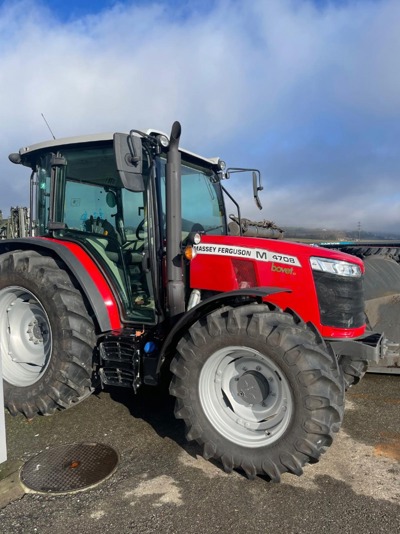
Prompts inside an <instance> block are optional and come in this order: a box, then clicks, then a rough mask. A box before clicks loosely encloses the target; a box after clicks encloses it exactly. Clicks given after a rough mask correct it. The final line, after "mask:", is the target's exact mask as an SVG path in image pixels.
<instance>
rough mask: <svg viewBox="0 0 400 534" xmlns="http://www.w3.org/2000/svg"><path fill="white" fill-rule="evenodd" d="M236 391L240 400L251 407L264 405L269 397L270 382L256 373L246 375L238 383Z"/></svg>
mask: <svg viewBox="0 0 400 534" xmlns="http://www.w3.org/2000/svg"><path fill="white" fill-rule="evenodd" d="M236 391H237V395H238V397H239V400H242V401H243V402H244V403H246V404H250V406H252V405H254V404H262V403H263V402H264V401H265V400H266V398H267V397H268V395H269V392H270V388H269V385H268V380H266V378H265V377H264V376H263V375H262V374H261V373H258V372H256V371H248V372H246V373H244V374H243V375H242V376H241V377H240V378H239V379H238V380H237V382H236Z"/></svg>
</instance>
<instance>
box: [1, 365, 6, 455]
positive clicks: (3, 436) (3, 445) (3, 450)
mask: <svg viewBox="0 0 400 534" xmlns="http://www.w3.org/2000/svg"><path fill="white" fill-rule="evenodd" d="M6 460H7V445H6V426H5V418H4V397H3V375H2V372H1V361H0V464H1V463H2V462H5V461H6Z"/></svg>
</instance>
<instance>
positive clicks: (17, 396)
mask: <svg viewBox="0 0 400 534" xmlns="http://www.w3.org/2000/svg"><path fill="white" fill-rule="evenodd" d="M95 342H96V338H95V332H94V324H93V321H92V319H91V318H90V316H89V315H88V313H87V311H86V308H85V304H84V302H83V299H82V296H81V294H80V292H79V291H78V290H77V289H76V288H75V287H74V284H73V281H72V279H71V277H70V276H69V274H68V273H67V272H66V271H65V270H63V268H62V267H61V266H60V265H58V263H57V262H56V261H55V260H54V259H53V258H50V257H48V256H42V255H41V254H39V253H37V252H34V251H15V252H10V253H7V254H4V255H2V256H0V356H1V361H2V365H3V379H4V403H5V406H6V407H7V408H8V410H9V411H10V413H12V414H13V415H17V414H18V413H23V414H24V415H25V416H26V417H28V418H31V417H33V416H34V415H36V414H43V415H49V414H51V413H54V412H55V411H56V410H57V409H62V408H68V407H70V406H72V405H74V404H76V403H78V402H79V401H81V400H83V399H84V398H86V397H87V396H88V395H90V393H91V391H92V387H91V386H92V382H91V378H92V362H93V349H94V347H95Z"/></svg>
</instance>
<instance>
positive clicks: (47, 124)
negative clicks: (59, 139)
mask: <svg viewBox="0 0 400 534" xmlns="http://www.w3.org/2000/svg"><path fill="white" fill-rule="evenodd" d="M41 115H42V117H43V120H44V122H45V123H46V126H47V128H48V129H49V130H50V133H51V135H52V136H53V139H55V138H56V136H55V135H54V134H53V132H52V131H51V128H50V126H49V123H48V122H47V121H46V118H45V116H44V115H43V113H41Z"/></svg>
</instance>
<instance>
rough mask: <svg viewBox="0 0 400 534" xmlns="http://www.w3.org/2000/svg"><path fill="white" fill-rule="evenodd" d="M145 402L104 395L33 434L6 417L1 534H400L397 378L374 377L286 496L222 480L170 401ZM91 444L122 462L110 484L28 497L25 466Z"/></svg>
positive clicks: (264, 486) (267, 486) (262, 485)
mask: <svg viewBox="0 0 400 534" xmlns="http://www.w3.org/2000/svg"><path fill="white" fill-rule="evenodd" d="M150 393H151V395H150V394H148V393H147V392H146V391H144V390H142V393H141V394H140V395H138V396H137V397H134V396H133V395H132V396H131V395H130V394H129V393H128V392H127V391H113V392H111V393H110V392H101V393H100V394H99V395H93V396H92V397H90V398H89V399H87V400H86V401H84V402H83V403H82V404H80V405H78V406H76V407H75V408H72V409H70V410H68V411H65V412H60V413H58V414H56V415H55V416H52V417H40V418H36V419H34V420H33V421H31V422H28V421H26V420H25V419H24V418H22V417H17V418H12V417H10V416H9V415H7V416H6V429H7V441H8V450H9V459H8V461H7V462H6V463H5V464H2V465H0V477H1V473H2V474H3V481H2V482H0V506H1V505H3V506H4V507H3V508H2V509H0V531H1V533H2V534H19V533H21V534H22V533H23V534H27V533H29V534H31V533H32V534H35V533H42V534H48V533H52V534H54V533H57V534H67V533H68V534H71V533H73V532H76V533H79V534H89V533H96V534H97V533H98V532H107V534H113V533H118V534H125V533H131V532H132V533H133V532H135V533H137V532H139V533H141V534H145V533H153V532H159V533H168V534H181V533H182V534H183V533H185V534H187V533H215V532H221V533H225V532H230V533H242V532H246V533H248V532H251V533H254V532H255V533H258V532H260V533H263V534H268V533H272V532H273V533H274V534H275V533H279V534H285V533H290V534H302V533H307V534H313V533H318V534H321V533H324V532H326V533H329V534H335V533H339V532H340V533H341V534H346V533H352V534H357V533H360V534H361V533H362V534H369V533H371V534H378V533H385V534H392V533H393V534H395V533H397V532H400V377H399V376H390V375H388V376H386V375H367V377H366V378H365V379H364V380H363V381H362V382H361V384H359V385H358V386H356V387H354V388H352V389H351V390H350V392H349V393H348V397H347V402H346V408H347V410H346V416H345V421H344V424H343V427H342V430H341V432H340V433H339V435H338V436H337V438H336V440H335V442H334V444H333V445H332V447H330V449H329V450H328V451H327V453H326V454H325V455H324V456H323V458H322V459H321V461H320V462H319V463H318V464H316V465H310V466H308V467H307V468H306V469H305V473H304V475H303V476H302V477H300V478H297V477H295V476H293V475H284V476H283V481H282V482H281V484H272V483H269V482H266V481H265V480H263V479H261V478H257V479H256V480H254V481H249V480H247V479H246V478H244V477H243V476H241V475H240V474H237V473H236V474H233V475H227V474H225V473H224V472H223V471H222V470H221V469H220V468H219V467H218V466H217V465H214V464H213V463H210V462H206V461H205V460H204V459H202V458H200V457H199V456H198V453H199V450H198V449H197V447H196V446H194V445H188V444H186V443H185V440H184V431H183V426H182V423H181V422H180V421H176V420H175V419H174V417H173V413H172V403H171V401H170V400H169V398H168V397H165V396H164V397H155V396H154V394H153V393H154V392H153V391H151V392H150ZM84 441H90V442H101V443H106V444H108V445H111V446H112V447H114V448H116V449H117V450H118V451H119V453H120V462H119V466H118V469H117V470H116V472H115V473H114V474H113V475H112V476H111V477H110V478H109V479H107V480H106V481H104V482H102V483H101V484H100V485H98V486H97V487H95V488H92V489H90V490H89V491H85V492H81V493H76V494H68V495H63V496H54V495H53V496H51V495H40V494H33V493H29V494H24V493H23V490H22V489H21V486H20V485H19V482H18V473H16V472H15V471H16V469H17V467H18V466H19V465H21V464H23V463H24V462H26V461H27V460H28V459H30V458H32V457H33V456H34V455H35V454H37V453H39V452H40V451H42V450H45V449H46V447H55V446H57V445H60V444H67V443H75V442H84ZM6 475H9V476H8V477H7V476H6ZM4 477H5V478H4ZM10 501H11V502H10ZM7 502H8V504H6V503H7Z"/></svg>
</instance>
